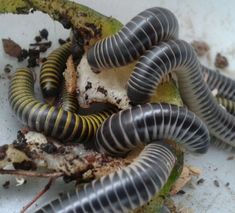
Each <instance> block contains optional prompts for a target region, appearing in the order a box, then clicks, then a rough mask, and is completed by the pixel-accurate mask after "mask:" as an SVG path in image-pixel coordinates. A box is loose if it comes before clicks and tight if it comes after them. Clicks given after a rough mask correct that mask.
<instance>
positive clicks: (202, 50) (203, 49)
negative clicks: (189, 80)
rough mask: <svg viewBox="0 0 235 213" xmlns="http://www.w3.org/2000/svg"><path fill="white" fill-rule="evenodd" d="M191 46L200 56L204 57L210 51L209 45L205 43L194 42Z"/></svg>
mask: <svg viewBox="0 0 235 213" xmlns="http://www.w3.org/2000/svg"><path fill="white" fill-rule="evenodd" d="M191 45H192V47H193V48H194V50H195V51H196V53H197V55H198V56H204V55H205V54H206V53H207V52H208V51H209V50H210V47H209V45H208V44H207V43H206V42H204V41H193V42H192V43H191Z"/></svg>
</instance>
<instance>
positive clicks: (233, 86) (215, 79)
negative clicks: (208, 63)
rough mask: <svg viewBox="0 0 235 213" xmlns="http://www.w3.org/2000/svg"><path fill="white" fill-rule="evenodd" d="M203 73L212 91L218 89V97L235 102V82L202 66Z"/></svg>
mask: <svg viewBox="0 0 235 213" xmlns="http://www.w3.org/2000/svg"><path fill="white" fill-rule="evenodd" d="M201 71H202V72H203V74H204V80H205V82H206V83H207V85H208V86H209V88H210V90H211V91H213V90H214V89H216V90H217V95H218V96H220V97H223V98H226V99H229V100H232V101H235V80H233V79H231V78H229V77H227V76H225V75H222V74H220V72H219V71H218V70H216V71H214V70H211V69H209V68H207V67H205V66H201Z"/></svg>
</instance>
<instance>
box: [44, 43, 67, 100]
mask: <svg viewBox="0 0 235 213" xmlns="http://www.w3.org/2000/svg"><path fill="white" fill-rule="evenodd" d="M70 54H71V43H70V42H68V43H65V44H63V45H61V46H60V47H59V48H57V49H56V50H54V51H52V52H51V53H50V54H49V56H48V57H47V60H46V61H45V62H44V63H43V64H42V67H41V71H40V86H41V91H42V94H43V96H44V97H45V98H48V97H56V96H57V95H58V93H59V91H60V86H61V83H62V80H63V72H64V70H65V68H66V61H67V59H68V57H69V55H70Z"/></svg>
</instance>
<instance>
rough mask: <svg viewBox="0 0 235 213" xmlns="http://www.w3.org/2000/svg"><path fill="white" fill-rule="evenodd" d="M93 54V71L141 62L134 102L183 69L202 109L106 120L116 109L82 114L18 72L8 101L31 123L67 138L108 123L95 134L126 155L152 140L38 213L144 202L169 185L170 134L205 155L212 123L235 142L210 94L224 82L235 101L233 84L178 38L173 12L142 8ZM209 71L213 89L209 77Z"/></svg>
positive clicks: (182, 79) (185, 92) (191, 97)
mask: <svg viewBox="0 0 235 213" xmlns="http://www.w3.org/2000/svg"><path fill="white" fill-rule="evenodd" d="M163 41H165V42H163ZM155 45H157V46H155ZM87 58H88V62H89V64H90V65H91V67H92V68H93V69H94V71H97V70H100V69H104V68H110V67H116V66H122V65H126V64H127V63H130V62H132V61H134V60H136V59H139V61H138V62H137V64H136V66H135V69H134V71H133V73H132V74H131V77H130V80H129V82H128V90H127V92H128V96H129V98H130V100H131V101H132V102H133V103H134V104H138V103H141V104H143V103H146V102H148V100H149V97H150V96H151V94H152V93H153V91H154V90H155V89H156V87H157V86H158V84H159V83H160V82H161V80H162V79H163V78H164V76H165V75H167V74H169V73H170V72H172V71H173V70H176V74H177V77H178V81H179V90H180V93H181V95H182V99H183V101H184V102H185V103H186V105H187V106H188V107H189V109H190V110H192V111H193V112H194V113H195V114H194V113H193V112H190V111H189V110H187V109H186V108H183V107H178V106H174V105H170V104H144V105H137V106H133V107H132V108H130V109H126V110H122V111H120V112H118V113H117V114H114V115H112V116H111V117H110V118H108V119H107V120H105V119H106V118H107V117H108V116H109V115H110V114H111V113H113V111H108V112H101V113H99V114H97V115H91V116H86V117H85V116H78V115H76V114H74V113H71V112H69V111H68V112H66V111H64V110H62V109H57V108H55V107H51V106H49V105H47V104H42V103H40V102H38V101H37V100H36V99H35V98H34V94H33V78H32V75H31V73H30V71H29V70H26V69H21V70H18V71H17V72H16V74H15V76H14V77H13V79H12V81H11V85H10V92H9V100H10V104H11V106H12V108H13V110H14V111H15V113H16V114H17V116H18V117H19V118H20V119H21V120H22V121H23V122H24V123H26V124H27V125H28V126H30V127H31V128H33V129H36V130H37V131H43V132H44V133H45V134H50V135H52V136H55V137H57V138H60V139H63V140H65V139H68V140H70V139H71V138H74V137H78V138H79V139H80V140H83V139H89V137H90V136H91V135H94V133H95V132H96V129H97V127H98V126H100V124H101V123H102V122H103V121H104V120H105V121H104V122H103V124H102V125H101V127H99V129H98V131H97V133H96V144H97V147H98V149H99V150H100V151H101V152H106V153H108V154H111V155H117V154H118V155H123V154H125V153H126V152H128V151H130V150H131V149H133V148H135V147H136V146H138V145H139V144H144V145H146V146H145V148H144V150H143V151H142V152H141V154H140V155H139V157H138V158H137V159H136V160H135V161H134V162H133V163H132V164H130V165H129V166H127V167H126V168H124V169H121V170H118V171H116V172H114V173H112V174H109V175H107V176H104V177H102V178H101V179H98V180H94V181H92V182H91V183H88V184H85V185H84V186H83V187H82V188H81V189H79V191H78V190H76V191H73V192H72V193H67V194H66V195H64V196H62V197H60V198H58V199H56V200H53V201H52V202H50V203H48V204H46V205H45V206H43V207H42V208H41V209H39V210H38V211H37V212H38V213H39V212H48V213H49V212H79V213H82V212H128V211H130V210H132V209H135V208H137V207H139V206H141V205H143V204H144V203H146V202H147V201H149V200H150V199H151V198H152V197H153V195H155V194H156V193H157V192H158V191H159V190H160V189H161V188H162V186H163V185H164V183H165V182H166V180H167V178H168V176H169V174H170V172H171V170H172V168H173V166H174V163H175V160H176V159H175V156H174V153H173V151H172V150H171V148H170V147H169V146H168V145H167V144H166V143H165V142H162V141H164V140H166V139H170V140H174V141H176V142H178V143H180V144H182V145H183V146H184V147H185V148H186V149H188V150H189V151H192V152H196V153H205V152H206V151H207V149H208V146H209V140H210V137H209V132H208V130H207V126H208V127H209V130H210V132H211V134H212V135H214V136H216V137H217V138H220V139H221V140H223V141H225V142H227V143H228V144H231V145H233V146H235V143H234V141H235V131H234V130H235V121H234V118H233V117H232V116H229V115H228V113H227V112H225V111H224V110H223V109H222V108H221V107H220V106H218V105H217V103H216V101H215V99H214V97H213V96H212V95H211V92H210V89H213V88H214V87H219V89H218V90H219V95H221V96H222V97H225V98H228V99H232V98H233V95H230V94H229V91H230V90H231V89H232V88H233V85H232V81H229V82H230V83H231V84H230V83H229V86H228V87H226V88H225V87H222V86H220V85H219V84H217V83H214V80H215V79H216V78H217V77H218V76H217V74H214V73H213V74H212V73H211V71H210V70H207V68H205V67H202V66H201V64H200V63H199V61H198V60H197V57H196V55H195V52H194V50H193V49H192V47H191V46H190V45H189V44H187V43H186V42H185V41H182V40H178V22H177V19H176V17H175V16H174V15H173V14H172V13H171V12H170V11H169V10H167V9H164V8H157V7H155V8H150V9H148V10H145V11H143V12H142V13H140V14H138V15H137V16H136V17H134V18H133V19H132V20H131V21H130V22H129V23H128V24H127V25H126V26H124V27H123V28H122V30H121V31H120V32H118V33H116V34H115V35H113V36H111V37H109V38H106V39H104V40H101V41H99V42H97V43H96V44H95V45H94V46H93V47H92V48H91V49H90V50H89V51H88V53H87ZM201 71H203V72H201ZM206 75H208V76H207V82H208V84H209V85H210V89H209V87H208V86H207V84H206V83H205V81H204V78H205V76H206ZM211 76H212V77H211ZM221 78H222V77H221ZM53 93H54V92H52V93H48V94H53ZM22 94H23V95H22ZM197 116H198V117H197ZM200 118H201V119H202V120H203V121H204V122H205V124H204V123H203V122H202V121H201V120H200ZM206 125H207V126H206ZM50 129H52V132H48V131H49V130H50Z"/></svg>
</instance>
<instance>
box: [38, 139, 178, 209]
mask: <svg viewBox="0 0 235 213" xmlns="http://www.w3.org/2000/svg"><path fill="white" fill-rule="evenodd" d="M174 164H175V157H174V154H173V153H172V151H171V149H170V148H169V147H168V146H167V145H166V144H161V143H159V142H158V143H152V144H149V145H147V146H146V147H145V148H144V150H143V151H142V152H141V154H140V155H139V156H138V158H137V159H136V160H135V161H134V162H133V163H132V164H130V165H129V166H127V167H125V168H123V169H121V170H118V171H116V172H114V173H111V174H109V175H106V176H104V177H102V178H100V179H98V180H94V181H92V182H91V183H88V184H85V185H84V186H83V187H82V188H80V189H79V190H78V189H77V190H74V191H73V192H69V193H67V194H65V195H63V196H61V197H59V198H57V199H56V200H53V201H51V202H50V203H48V204H46V205H45V206H43V207H41V208H40V209H39V210H37V211H36V213H53V212H57V213H65V212H77V213H88V212H89V213H91V212H96V213H105V212H107V213H125V212H130V210H133V209H136V208H137V207H139V206H142V205H143V204H145V203H146V202H148V201H149V200H150V199H151V198H152V197H153V196H154V195H155V194H156V193H157V192H158V191H159V190H160V189H161V188H162V187H163V185H164V184H165V182H166V181H167V178H168V177H169V175H170V172H171V170H172V168H173V166H174Z"/></svg>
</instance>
